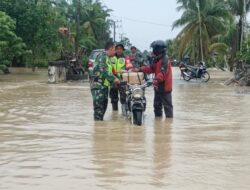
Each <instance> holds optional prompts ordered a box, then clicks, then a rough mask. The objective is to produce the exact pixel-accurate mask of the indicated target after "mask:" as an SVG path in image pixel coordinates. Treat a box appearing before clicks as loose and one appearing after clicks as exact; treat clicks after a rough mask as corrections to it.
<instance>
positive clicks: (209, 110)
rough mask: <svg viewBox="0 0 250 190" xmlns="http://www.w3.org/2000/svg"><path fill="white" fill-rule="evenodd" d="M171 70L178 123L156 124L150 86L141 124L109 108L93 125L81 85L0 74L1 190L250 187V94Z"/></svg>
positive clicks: (42, 74)
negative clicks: (183, 77) (189, 79)
mask: <svg viewBox="0 0 250 190" xmlns="http://www.w3.org/2000/svg"><path fill="white" fill-rule="evenodd" d="M174 73H175V80H174V92H173V100H174V106H175V107H174V110H175V117H174V119H173V120H169V119H154V115H153V107H152V100H153V91H152V89H148V90H147V99H148V107H147V110H146V119H145V124H144V125H143V126H141V127H135V126H132V125H130V123H129V121H127V120H126V119H124V118H123V117H122V116H121V113H112V112H111V106H110V105H109V108H108V112H107V114H106V116H105V121H104V122H102V123H100V122H99V123H95V122H94V121H93V117H92V100H91V96H90V91H89V87H88V83H87V82H76V83H70V82H69V83H65V84H57V85H49V84H47V83H46V80H47V76H46V71H39V72H38V73H30V72H28V71H27V70H25V69H21V70H20V69H19V70H14V71H13V74H11V75H0V190H82V189H91V190H92V189H93V190H103V189H110V190H116V189H119V190H120V189H121V190H123V189H124V190H128V189H129V190H130V189H131V190H133V189H136V190H137V189H143V190H152V189H162V190H206V189H209V190H214V189H216V190H249V189H250V115H249V114H250V89H249V88H239V87H226V86H223V84H222V83H223V79H224V78H226V77H227V75H228V74H227V73H223V72H219V71H211V73H212V78H213V79H212V80H211V81H210V82H209V83H208V84H201V83H199V82H198V81H192V82H184V81H183V80H180V77H179V71H178V70H177V69H175V70H174Z"/></svg>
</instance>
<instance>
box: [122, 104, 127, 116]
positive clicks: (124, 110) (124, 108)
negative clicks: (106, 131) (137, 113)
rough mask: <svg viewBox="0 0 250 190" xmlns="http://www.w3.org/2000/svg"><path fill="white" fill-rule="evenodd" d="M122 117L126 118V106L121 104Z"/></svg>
mask: <svg viewBox="0 0 250 190" xmlns="http://www.w3.org/2000/svg"><path fill="white" fill-rule="evenodd" d="M122 115H123V116H124V117H127V110H126V104H122Z"/></svg>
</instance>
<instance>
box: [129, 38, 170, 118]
mask: <svg viewBox="0 0 250 190" xmlns="http://www.w3.org/2000/svg"><path fill="white" fill-rule="evenodd" d="M151 47H152V48H153V62H152V64H150V65H147V66H143V67H140V68H134V69H132V70H133V71H135V72H138V71H142V72H144V73H147V74H150V73H154V74H155V78H154V81H153V85H154V91H155V92H154V94H155V95H154V113H155V117H162V113H163V112H162V107H163V108H164V111H165V116H166V117H167V118H173V104H172V68H171V63H169V61H168V57H167V53H166V48H167V47H166V44H165V42H164V41H161V40H159V41H154V42H153V43H152V44H151Z"/></svg>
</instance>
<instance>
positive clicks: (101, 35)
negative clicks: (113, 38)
mask: <svg viewBox="0 0 250 190" xmlns="http://www.w3.org/2000/svg"><path fill="white" fill-rule="evenodd" d="M110 11H111V10H110V9H108V8H107V7H105V6H103V5H102V3H101V2H99V1H94V2H92V1H88V2H87V3H85V4H84V8H83V12H82V14H83V15H82V25H83V30H84V31H85V33H87V34H88V35H90V36H93V37H94V39H96V41H97V42H101V41H103V40H106V39H107V38H109V34H108V31H109V21H108V17H109V16H110V14H109V13H110Z"/></svg>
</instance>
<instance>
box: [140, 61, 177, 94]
mask: <svg viewBox="0 0 250 190" xmlns="http://www.w3.org/2000/svg"><path fill="white" fill-rule="evenodd" d="M162 68H163V65H162V59H160V60H159V61H158V62H156V63H154V64H153V65H149V66H145V67H142V68H141V71H142V72H144V73H147V74H150V73H154V74H155V80H157V81H158V82H159V85H164V90H165V92H171V91H172V89H173V79H172V67H171V64H170V63H168V64H167V69H166V72H165V71H163V70H162Z"/></svg>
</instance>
